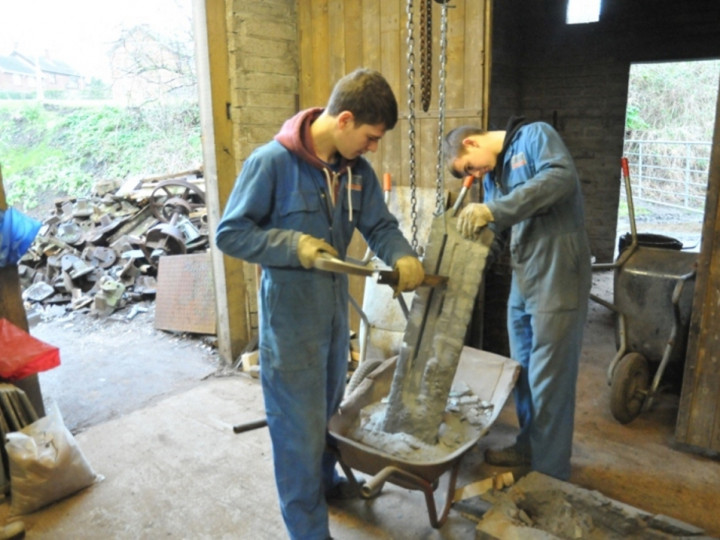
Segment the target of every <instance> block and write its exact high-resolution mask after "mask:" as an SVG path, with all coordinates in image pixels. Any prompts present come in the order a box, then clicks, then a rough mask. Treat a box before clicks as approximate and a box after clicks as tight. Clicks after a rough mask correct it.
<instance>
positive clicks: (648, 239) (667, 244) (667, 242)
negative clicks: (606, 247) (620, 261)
mask: <svg viewBox="0 0 720 540" xmlns="http://www.w3.org/2000/svg"><path fill="white" fill-rule="evenodd" d="M637 240H638V245H639V246H644V247H654V248H662V249H673V250H675V251H680V250H681V249H682V247H683V244H682V242H681V241H680V240H678V239H677V238H671V237H670V236H663V235H662V234H652V233H638V235H637ZM630 244H632V234H631V233H625V234H623V235H622V236H621V237H620V239H619V240H618V253H622V252H623V250H624V249H625V248H626V247H628V246H629V245H630Z"/></svg>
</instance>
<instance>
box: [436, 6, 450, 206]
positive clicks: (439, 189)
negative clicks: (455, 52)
mask: <svg viewBox="0 0 720 540" xmlns="http://www.w3.org/2000/svg"><path fill="white" fill-rule="evenodd" d="M447 27H448V4H447V2H443V4H442V11H441V16H440V72H439V91H438V152H437V155H438V161H437V166H436V172H437V178H436V181H435V190H436V191H435V213H436V215H441V214H442V213H443V212H444V211H445V197H444V196H443V192H444V182H443V178H444V175H443V172H444V170H445V167H444V165H445V163H444V162H445V159H444V156H443V151H442V147H443V137H444V136H445V79H446V72H445V67H446V65H447Z"/></svg>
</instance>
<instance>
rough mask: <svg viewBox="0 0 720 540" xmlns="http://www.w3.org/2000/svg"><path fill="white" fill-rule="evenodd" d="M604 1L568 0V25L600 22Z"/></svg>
mask: <svg viewBox="0 0 720 540" xmlns="http://www.w3.org/2000/svg"><path fill="white" fill-rule="evenodd" d="M601 1H602V0H568V4H567V19H566V22H567V24H585V23H594V22H598V21H599V20H600V2H601Z"/></svg>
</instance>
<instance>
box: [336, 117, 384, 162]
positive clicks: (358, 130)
mask: <svg viewBox="0 0 720 540" xmlns="http://www.w3.org/2000/svg"><path fill="white" fill-rule="evenodd" d="M383 135H385V125H384V124H377V125H370V124H362V125H358V124H356V123H355V120H354V119H352V118H349V119H347V120H346V121H345V122H341V124H340V137H339V138H338V141H337V149H338V152H340V154H341V155H342V156H343V157H345V158H346V159H355V158H356V157H358V156H361V155H363V154H364V153H365V152H375V151H377V149H378V144H379V143H380V139H381V138H382V136H383Z"/></svg>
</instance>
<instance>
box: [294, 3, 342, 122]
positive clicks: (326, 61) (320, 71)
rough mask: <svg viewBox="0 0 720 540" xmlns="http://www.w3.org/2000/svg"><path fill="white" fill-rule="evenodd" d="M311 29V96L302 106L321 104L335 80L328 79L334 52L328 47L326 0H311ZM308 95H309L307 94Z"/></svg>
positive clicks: (325, 100)
mask: <svg viewBox="0 0 720 540" xmlns="http://www.w3.org/2000/svg"><path fill="white" fill-rule="evenodd" d="M311 4H312V8H311V13H312V21H313V31H312V34H311V39H312V44H313V53H312V80H311V83H310V84H311V87H312V98H313V102H311V103H306V104H304V105H303V106H302V108H306V107H314V106H322V105H324V104H325V103H326V102H327V99H328V97H329V96H330V90H331V88H332V85H333V84H335V81H334V80H333V81H331V80H330V61H331V58H332V57H333V56H335V54H336V52H335V51H334V50H332V49H331V48H330V38H329V33H328V32H329V28H328V0H312V2H311ZM308 97H309V96H308Z"/></svg>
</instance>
